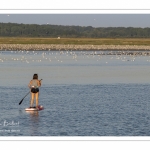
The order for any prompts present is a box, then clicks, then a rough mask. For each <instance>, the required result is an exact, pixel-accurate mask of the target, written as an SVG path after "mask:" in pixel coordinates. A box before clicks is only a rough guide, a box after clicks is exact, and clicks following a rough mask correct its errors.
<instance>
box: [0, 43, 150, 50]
mask: <svg viewBox="0 0 150 150" xmlns="http://www.w3.org/2000/svg"><path fill="white" fill-rule="evenodd" d="M0 50H11V51H14V50H28V51H30V50H35V51H36V50H111V51H112V50H130V51H131V50H134V51H141V50H145V51H150V46H142V45H141V46H137V45H69V44H68V45H62V44H0Z"/></svg>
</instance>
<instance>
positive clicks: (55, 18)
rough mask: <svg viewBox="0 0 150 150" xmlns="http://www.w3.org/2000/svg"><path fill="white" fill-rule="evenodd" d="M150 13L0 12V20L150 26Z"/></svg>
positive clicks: (79, 24) (57, 23)
mask: <svg viewBox="0 0 150 150" xmlns="http://www.w3.org/2000/svg"><path fill="white" fill-rule="evenodd" d="M149 18H150V14H0V22H5V23H7V22H12V23H24V24H53V25H75V26H93V27H142V28H145V27H150V19H149Z"/></svg>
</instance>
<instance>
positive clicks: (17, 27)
mask: <svg viewBox="0 0 150 150" xmlns="http://www.w3.org/2000/svg"><path fill="white" fill-rule="evenodd" d="M0 36H1V37H51V38H53V37H54V38H56V37H62V38H80V37H81V38H149V37H150V28H148V27H147V28H134V27H98V28H95V27H92V26H62V25H49V24H44V25H38V24H17V23H0Z"/></svg>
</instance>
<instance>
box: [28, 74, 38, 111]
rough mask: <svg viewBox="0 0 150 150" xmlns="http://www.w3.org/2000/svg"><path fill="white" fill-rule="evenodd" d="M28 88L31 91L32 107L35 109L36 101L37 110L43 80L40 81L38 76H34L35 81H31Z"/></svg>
mask: <svg viewBox="0 0 150 150" xmlns="http://www.w3.org/2000/svg"><path fill="white" fill-rule="evenodd" d="M28 86H29V88H30V89H31V100H30V107H33V103H34V99H36V108H38V103H39V87H40V86H41V80H38V74H34V75H33V79H32V80H31V81H30V83H29V85H28Z"/></svg>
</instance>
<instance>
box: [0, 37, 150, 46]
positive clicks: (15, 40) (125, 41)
mask: <svg viewBox="0 0 150 150" xmlns="http://www.w3.org/2000/svg"><path fill="white" fill-rule="evenodd" d="M0 44H74V45H145V46H149V45H150V38H60V39H58V38H28V37H27V38H26V37H25V38H22V37H20V38H19V37H8V38H7V37H0Z"/></svg>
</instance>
